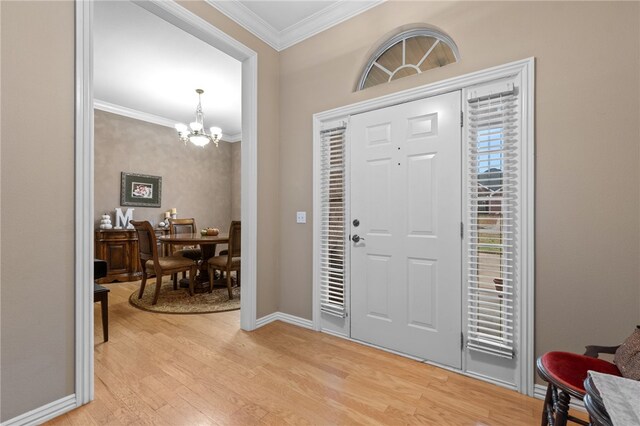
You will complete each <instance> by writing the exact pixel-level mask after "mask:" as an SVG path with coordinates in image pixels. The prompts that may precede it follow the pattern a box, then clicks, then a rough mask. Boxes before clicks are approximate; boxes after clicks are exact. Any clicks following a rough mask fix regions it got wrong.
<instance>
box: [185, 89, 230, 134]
mask: <svg viewBox="0 0 640 426" xmlns="http://www.w3.org/2000/svg"><path fill="white" fill-rule="evenodd" d="M196 93H197V94H198V107H197V108H196V121H194V122H193V123H189V126H188V127H187V125H186V124H182V123H178V124H176V130H177V131H178V136H179V137H180V140H181V141H182V142H184V144H185V145H186V144H187V142H191V143H192V144H194V145H195V146H201V147H204V146H205V145H207V144H208V143H209V142H213V143H215V144H216V147H217V146H218V141H219V140H220V138H221V137H222V129H220V127H211V128H210V129H209V131H210V132H211V134H207V131H206V130H205V129H204V113H203V112H202V104H201V102H200V95H202V94H203V93H204V90H202V89H196Z"/></svg>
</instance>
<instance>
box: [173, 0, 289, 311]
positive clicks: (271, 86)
mask: <svg viewBox="0 0 640 426" xmlns="http://www.w3.org/2000/svg"><path fill="white" fill-rule="evenodd" d="M180 4H181V5H182V6H184V7H186V8H187V9H189V10H190V11H192V12H193V13H195V14H197V15H199V16H200V17H201V18H203V19H205V20H207V21H209V22H210V23H212V24H213V25H214V26H216V27H217V28H218V29H220V30H222V31H224V32H225V33H227V34H229V35H230V36H231V37H233V38H235V39H236V40H238V41H239V42H240V43H242V44H244V45H245V46H247V47H249V48H250V49H252V50H253V51H255V52H256V53H257V54H258V176H257V178H258V179H257V180H258V235H257V238H258V272H257V277H258V289H257V290H258V295H257V300H258V302H257V303H258V318H260V317H263V316H265V315H268V314H270V313H272V312H275V311H277V310H278V297H279V286H278V283H279V273H280V258H279V256H278V254H279V244H280V242H279V236H280V186H279V169H280V119H279V117H280V112H279V105H280V101H279V100H280V80H279V76H280V61H279V56H278V52H276V51H275V50H273V49H272V48H271V47H269V45H267V44H266V43H264V42H262V41H260V40H259V39H257V38H256V37H255V36H254V35H252V34H251V33H249V32H248V31H246V30H245V29H243V28H242V27H240V26H239V25H238V24H236V23H235V22H233V21H231V20H230V19H229V18H227V17H226V16H224V15H222V14H221V13H220V12H218V11H217V10H216V9H214V8H213V7H211V6H209V5H208V4H206V3H203V2H191V1H188V2H183V1H180Z"/></svg>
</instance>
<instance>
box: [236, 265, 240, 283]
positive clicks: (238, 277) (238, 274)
mask: <svg viewBox="0 0 640 426" xmlns="http://www.w3.org/2000/svg"><path fill="white" fill-rule="evenodd" d="M236 282H237V283H238V287H240V269H238V270H237V271H236Z"/></svg>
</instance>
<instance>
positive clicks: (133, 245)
mask: <svg viewBox="0 0 640 426" xmlns="http://www.w3.org/2000/svg"><path fill="white" fill-rule="evenodd" d="M155 232H156V236H158V237H159V236H162V235H167V234H169V230H167V229H156V230H155ZM95 246H96V247H95V249H96V253H95V257H96V258H97V259H102V260H106V261H107V276H106V277H104V278H100V279H98V280H96V282H97V283H99V284H105V283H111V282H113V281H137V280H139V279H141V278H142V272H141V271H140V258H139V253H138V234H137V233H136V231H135V230H133V229H98V230H96V234H95ZM158 250H159V251H158V254H159V255H161V256H162V255H164V254H165V253H163V252H164V248H163V247H162V246H161V245H160V244H159V245H158Z"/></svg>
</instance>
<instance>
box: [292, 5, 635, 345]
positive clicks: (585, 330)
mask: <svg viewBox="0 0 640 426" xmlns="http://www.w3.org/2000/svg"><path fill="white" fill-rule="evenodd" d="M415 22H425V23H428V24H431V25H435V26H437V27H439V28H441V29H443V30H444V31H446V32H447V33H448V34H449V35H450V36H451V37H453V39H454V40H455V41H456V43H457V45H458V47H459V49H460V54H461V56H462V59H461V61H460V62H459V63H457V64H454V65H450V66H447V67H443V68H440V69H436V70H433V71H429V72H428V73H425V74H422V75H420V76H416V77H411V78H405V79H401V80H397V81H395V82H393V83H391V84H388V85H382V86H377V87H374V88H371V89H367V90H365V91H362V92H358V93H354V92H353V88H354V86H355V84H356V82H357V80H358V77H359V73H360V71H361V66H362V65H363V64H364V62H365V61H366V59H367V52H368V51H369V50H370V49H371V48H372V47H373V46H374V45H375V44H376V42H377V41H378V40H379V39H380V38H381V37H383V35H385V34H386V33H388V32H390V31H392V30H394V29H395V28H397V27H399V26H402V25H406V24H410V23H415ZM639 31H640V22H639V4H638V3H637V2H634V3H623V2H607V3H592V2H584V3H583V2H563V3H560V2H531V3H529V2H496V3H490V2H469V3H461V2H396V1H392V2H388V3H385V4H383V5H381V6H378V7H376V8H373V9H371V10H369V11H367V12H365V13H364V14H361V15H359V16H357V17H355V18H353V19H351V20H349V21H346V22H345V23H342V24H340V25H338V26H336V27H334V28H331V29H329V30H328V31H325V32H323V33H321V34H319V35H317V36H315V37H313V38H311V39H308V40H306V41H304V42H302V43H300V44H297V45H295V46H293V47H291V48H289V49H287V50H285V51H284V52H282V53H281V56H280V59H281V60H280V70H281V74H280V88H281V91H280V120H281V121H280V129H281V132H280V135H281V147H280V197H281V198H280V199H281V204H280V205H281V209H280V214H281V222H280V258H281V259H282V260H283V261H282V267H281V272H280V310H281V311H283V312H286V313H289V314H293V315H297V316H301V317H304V318H311V300H312V295H311V288H312V283H311V279H312V277H311V263H312V244H311V241H312V223H311V221H310V222H309V223H308V224H307V225H302V226H301V225H295V223H294V221H295V212H296V211H297V210H307V211H309V212H310V211H311V210H312V139H311V138H312V129H311V125H312V114H314V113H317V112H321V111H324V110H327V109H330V108H334V107H338V106H342V105H347V104H351V103H354V102H357V101H361V100H364V99H370V98H375V97H377V96H381V95H384V94H387V93H391V92H395V91H399V90H402V89H407V88H410V87H415V86H419V85H423V84H426V83H430V82H435V81H439V80H443V79H446V78H448V77H452V76H457V75H462V74H465V73H469V72H472V71H477V70H482V69H485V68H489V67H492V66H496V65H501V64H504V63H507V62H511V61H515V60H519V59H524V58H527V57H531V56H534V57H535V58H536V206H535V208H536V276H537V280H536V336H535V338H536V353H537V354H540V353H542V352H544V351H547V350H550V349H565V350H572V351H580V350H582V349H583V346H584V345H585V344H588V343H600V344H615V343H616V342H619V341H620V340H621V339H623V338H624V337H625V336H627V335H628V334H630V333H631V331H632V328H633V326H634V324H636V323H637V322H638V321H639V320H640V303H639V301H640V274H639V270H638V265H639V263H638V259H639V255H640V252H639V243H640V239H639V225H640V222H639V218H640V210H639V193H638V183H639V173H638V170H639V168H638V166H639V158H640V151H639V148H638V147H639V145H640V144H639V133H640V127H639V117H640V107H639V94H640V88H639V75H640V64H639V53H640V45H639V44H640V33H639Z"/></svg>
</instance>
